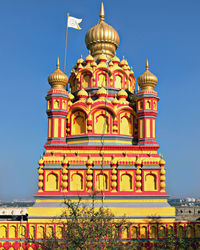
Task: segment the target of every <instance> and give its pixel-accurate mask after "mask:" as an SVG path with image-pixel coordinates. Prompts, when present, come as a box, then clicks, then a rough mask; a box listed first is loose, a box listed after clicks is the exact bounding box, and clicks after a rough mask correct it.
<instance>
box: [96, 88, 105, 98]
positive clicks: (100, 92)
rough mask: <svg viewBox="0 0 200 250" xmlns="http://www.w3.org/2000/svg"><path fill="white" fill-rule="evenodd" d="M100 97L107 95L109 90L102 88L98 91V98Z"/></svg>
mask: <svg viewBox="0 0 200 250" xmlns="http://www.w3.org/2000/svg"><path fill="white" fill-rule="evenodd" d="M100 95H107V90H106V89H104V88H103V87H102V88H100V89H99V90H98V91H97V96H100Z"/></svg>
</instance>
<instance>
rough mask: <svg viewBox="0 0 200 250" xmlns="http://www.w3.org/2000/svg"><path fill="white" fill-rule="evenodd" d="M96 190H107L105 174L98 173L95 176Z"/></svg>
mask: <svg viewBox="0 0 200 250" xmlns="http://www.w3.org/2000/svg"><path fill="white" fill-rule="evenodd" d="M96 190H97V191H106V190H108V178H107V175H105V174H98V175H97V176H96Z"/></svg>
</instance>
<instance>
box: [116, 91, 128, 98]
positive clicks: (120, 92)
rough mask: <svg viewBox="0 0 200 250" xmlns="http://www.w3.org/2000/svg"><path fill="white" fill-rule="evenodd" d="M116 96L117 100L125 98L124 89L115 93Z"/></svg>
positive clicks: (126, 95)
mask: <svg viewBox="0 0 200 250" xmlns="http://www.w3.org/2000/svg"><path fill="white" fill-rule="evenodd" d="M117 96H118V97H119V98H125V99H126V98H127V97H128V94H127V93H126V91H125V90H124V89H122V90H120V91H119V92H118V93H117Z"/></svg>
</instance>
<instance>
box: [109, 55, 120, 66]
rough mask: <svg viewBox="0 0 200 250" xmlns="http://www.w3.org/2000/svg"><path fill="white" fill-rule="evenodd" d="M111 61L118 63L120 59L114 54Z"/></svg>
mask: <svg viewBox="0 0 200 250" xmlns="http://www.w3.org/2000/svg"><path fill="white" fill-rule="evenodd" d="M111 61H112V62H113V63H114V64H119V63H120V60H119V58H118V57H117V56H114V57H113V58H112V59H111Z"/></svg>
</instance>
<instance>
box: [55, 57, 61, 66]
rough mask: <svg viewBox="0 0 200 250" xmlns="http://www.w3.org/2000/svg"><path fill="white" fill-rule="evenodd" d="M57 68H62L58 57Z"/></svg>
mask: <svg viewBox="0 0 200 250" xmlns="http://www.w3.org/2000/svg"><path fill="white" fill-rule="evenodd" d="M56 67H57V69H59V68H60V61H59V57H57V64H56Z"/></svg>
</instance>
